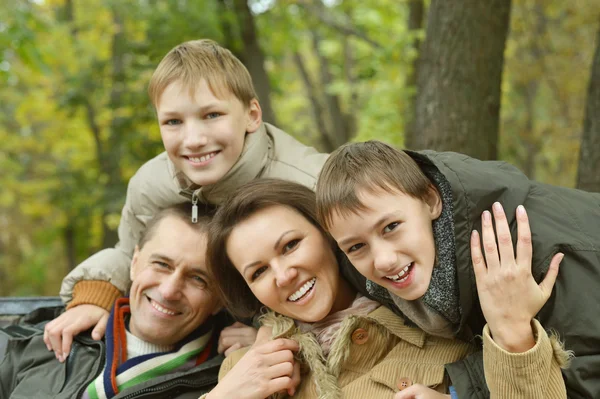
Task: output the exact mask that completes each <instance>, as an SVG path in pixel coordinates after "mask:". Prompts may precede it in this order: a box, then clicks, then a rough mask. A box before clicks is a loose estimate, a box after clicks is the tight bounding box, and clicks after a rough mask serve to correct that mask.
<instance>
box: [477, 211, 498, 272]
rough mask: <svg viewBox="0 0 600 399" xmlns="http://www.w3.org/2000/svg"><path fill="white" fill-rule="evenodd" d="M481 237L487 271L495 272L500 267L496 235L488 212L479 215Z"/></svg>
mask: <svg viewBox="0 0 600 399" xmlns="http://www.w3.org/2000/svg"><path fill="white" fill-rule="evenodd" d="M481 236H482V241H483V253H484V254H485V263H486V265H487V268H488V270H489V271H493V270H496V269H497V268H499V267H500V260H499V259H498V247H497V246H496V234H495V233H494V226H493V225H492V215H491V214H490V212H489V211H484V212H483V214H482V215H481Z"/></svg>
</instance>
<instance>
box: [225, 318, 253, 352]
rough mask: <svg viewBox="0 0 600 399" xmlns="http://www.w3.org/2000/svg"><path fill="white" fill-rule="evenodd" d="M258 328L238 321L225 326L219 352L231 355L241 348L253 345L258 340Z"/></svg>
mask: <svg viewBox="0 0 600 399" xmlns="http://www.w3.org/2000/svg"><path fill="white" fill-rule="evenodd" d="M256 332H257V330H256V328H254V327H250V326H247V325H245V324H243V323H240V322H239V321H236V322H235V323H233V324H232V325H230V326H229V327H225V328H224V329H223V331H221V335H220V336H219V347H218V349H217V351H218V352H219V353H223V354H225V356H229V354H230V353H232V352H235V351H236V350H238V349H240V348H245V347H246V346H251V345H253V344H254V341H256Z"/></svg>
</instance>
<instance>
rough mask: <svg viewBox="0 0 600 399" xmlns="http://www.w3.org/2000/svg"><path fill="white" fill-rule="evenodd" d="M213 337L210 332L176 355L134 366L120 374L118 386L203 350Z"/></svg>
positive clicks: (184, 347) (186, 345)
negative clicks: (180, 357) (174, 360)
mask: <svg viewBox="0 0 600 399" xmlns="http://www.w3.org/2000/svg"><path fill="white" fill-rule="evenodd" d="M211 335H212V331H209V332H208V333H206V334H205V335H203V336H202V337H200V338H198V339H196V340H194V341H192V342H188V343H187V344H185V345H184V346H182V347H181V349H179V350H178V351H177V352H175V353H169V354H166V355H162V356H158V357H155V358H153V359H150V360H147V361H145V362H143V363H141V364H138V365H137V366H134V367H132V368H130V369H129V370H125V371H124V372H122V373H121V374H119V375H118V376H117V386H120V385H122V384H124V383H126V382H128V381H130V380H132V379H134V378H136V377H138V376H139V375H141V374H144V373H145V372H147V371H149V370H152V369H153V368H155V367H157V366H159V365H162V364H164V363H167V362H168V361H170V360H173V359H175V358H177V357H179V356H182V355H184V354H186V353H188V352H191V351H193V350H196V349H202V348H203V347H204V346H205V345H206V343H207V342H208V340H209V339H210V337H211ZM103 392H104V391H103Z"/></svg>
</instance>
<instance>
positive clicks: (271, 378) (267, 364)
mask: <svg viewBox="0 0 600 399" xmlns="http://www.w3.org/2000/svg"><path fill="white" fill-rule="evenodd" d="M298 349H299V347H298V343H297V342H296V341H293V340H290V339H285V338H279V339H276V340H273V341H269V342H266V343H261V344H258V345H255V346H253V347H252V349H250V350H249V351H248V352H247V353H246V354H245V355H244V357H242V359H241V360H240V361H239V362H238V363H237V364H236V365H235V366H234V367H233V368H232V369H231V371H230V372H229V373H227V375H226V376H225V378H223V379H222V380H221V381H220V382H219V384H218V385H217V386H216V387H215V388H214V389H213V390H212V391H211V392H210V393H209V394H208V396H207V399H220V398H239V399H264V398H266V397H268V396H270V395H272V394H274V393H276V392H280V391H287V392H288V394H290V395H293V394H294V392H295V389H296V386H297V385H298V384H299V383H300V368H299V367H298V366H297V365H296V364H295V363H296V362H295V360H294V352H297V351H298Z"/></svg>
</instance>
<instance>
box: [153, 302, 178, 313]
mask: <svg viewBox="0 0 600 399" xmlns="http://www.w3.org/2000/svg"><path fill="white" fill-rule="evenodd" d="M150 303H151V304H152V307H153V308H154V309H156V310H158V311H159V312H161V313H164V314H168V315H171V316H175V312H173V311H172V310H169V309H165V308H163V307H162V306H160V305H159V304H158V303H156V302H154V301H150Z"/></svg>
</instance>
